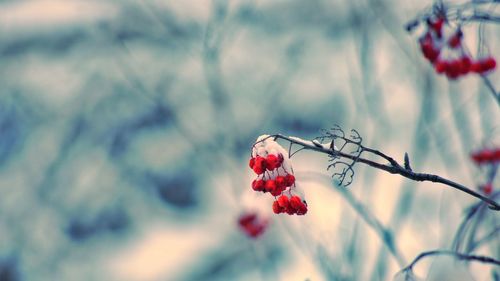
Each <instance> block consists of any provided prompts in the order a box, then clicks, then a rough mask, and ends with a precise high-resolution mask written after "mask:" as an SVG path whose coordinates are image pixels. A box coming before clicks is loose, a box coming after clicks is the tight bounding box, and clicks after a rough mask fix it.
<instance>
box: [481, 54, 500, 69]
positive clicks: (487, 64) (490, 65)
mask: <svg viewBox="0 0 500 281" xmlns="http://www.w3.org/2000/svg"><path fill="white" fill-rule="evenodd" d="M483 65H484V66H483V68H484V71H485V72H486V71H490V70H493V69H495V67H496V66H497V62H496V60H495V58H493V57H488V58H486V59H485V60H484V62H483Z"/></svg>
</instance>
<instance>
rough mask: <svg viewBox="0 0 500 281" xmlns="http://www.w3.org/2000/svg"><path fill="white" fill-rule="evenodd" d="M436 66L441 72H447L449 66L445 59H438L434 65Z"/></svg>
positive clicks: (438, 71) (437, 70)
mask: <svg viewBox="0 0 500 281" xmlns="http://www.w3.org/2000/svg"><path fill="white" fill-rule="evenodd" d="M434 68H435V69H436V72H437V73H439V74H441V73H445V72H446V69H447V68H448V62H447V61H445V60H437V61H436V64H435V65H434Z"/></svg>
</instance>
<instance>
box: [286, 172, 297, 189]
mask: <svg viewBox="0 0 500 281" xmlns="http://www.w3.org/2000/svg"><path fill="white" fill-rule="evenodd" d="M285 182H286V186H292V185H293V184H294V183H295V177H294V176H293V175H290V174H288V175H286V176H285Z"/></svg>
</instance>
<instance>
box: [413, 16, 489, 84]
mask: <svg viewBox="0 0 500 281" xmlns="http://www.w3.org/2000/svg"><path fill="white" fill-rule="evenodd" d="M444 23H445V19H444V17H442V16H436V17H434V18H429V19H427V30H426V32H425V33H424V35H423V36H422V37H421V38H420V40H419V42H420V49H421V51H422V54H423V55H424V57H425V58H426V59H427V60H428V61H429V62H430V63H432V64H433V65H434V69H435V70H436V72H437V73H438V74H445V75H446V76H447V77H448V78H449V79H457V78H458V77H460V76H463V75H466V74H468V73H477V74H481V75H483V74H486V73H488V72H490V71H492V70H494V69H495V67H496V60H495V59H494V58H493V57H491V56H487V57H484V58H479V59H475V60H474V59H472V58H471V56H470V55H469V54H467V52H466V50H465V47H464V46H463V42H462V39H463V33H462V31H461V30H460V28H458V29H457V30H455V31H454V32H453V33H452V34H451V35H450V36H448V37H446V36H445V35H444V31H443V27H444Z"/></svg>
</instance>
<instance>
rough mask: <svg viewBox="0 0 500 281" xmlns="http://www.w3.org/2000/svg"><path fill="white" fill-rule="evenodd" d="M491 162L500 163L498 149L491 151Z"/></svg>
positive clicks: (499, 150)
mask: <svg viewBox="0 0 500 281" xmlns="http://www.w3.org/2000/svg"><path fill="white" fill-rule="evenodd" d="M493 161H496V162H500V148H497V149H495V150H494V151H493Z"/></svg>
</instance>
